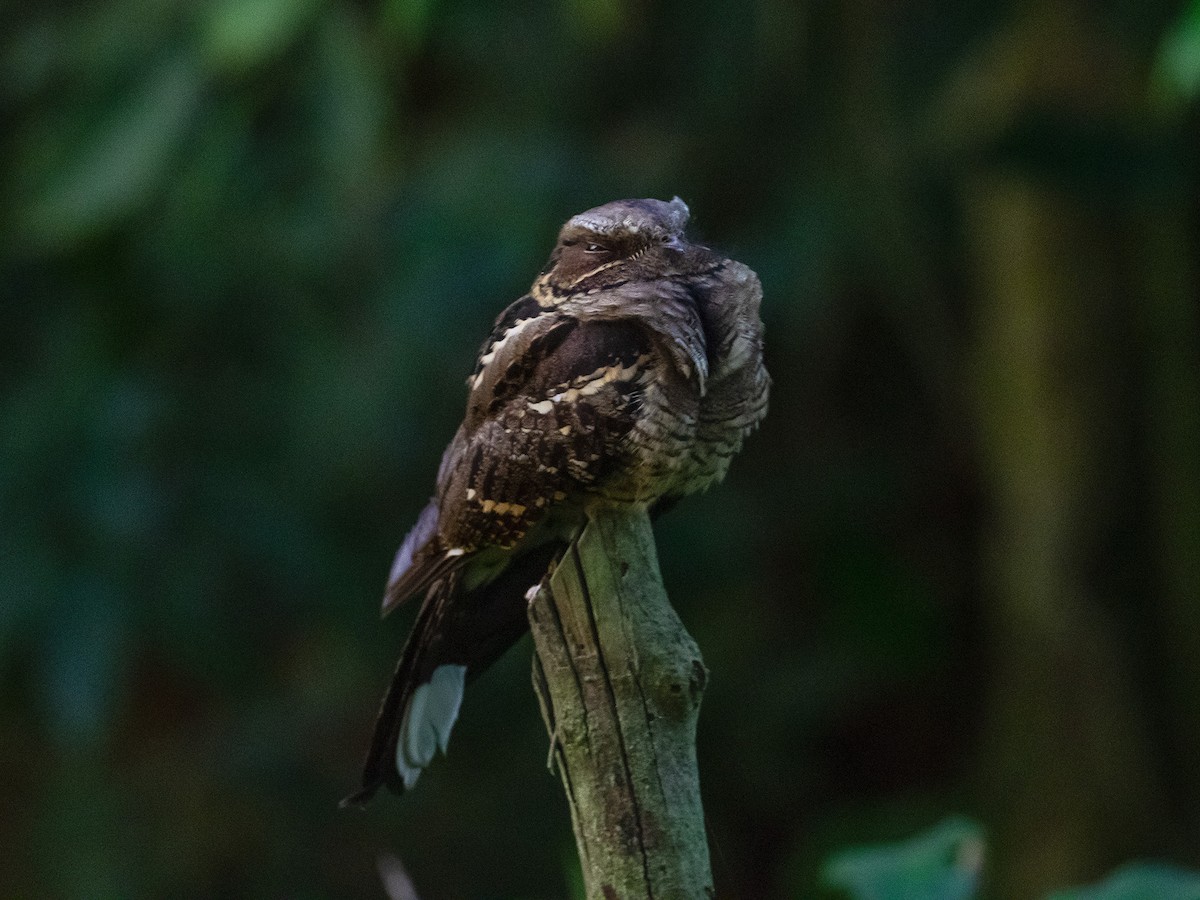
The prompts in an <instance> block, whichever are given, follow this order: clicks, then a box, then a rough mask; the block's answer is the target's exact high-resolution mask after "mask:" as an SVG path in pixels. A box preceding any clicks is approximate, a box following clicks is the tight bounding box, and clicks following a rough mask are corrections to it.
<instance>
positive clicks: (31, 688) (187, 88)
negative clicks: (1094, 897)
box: [0, 0, 1200, 900]
mask: <svg viewBox="0 0 1200 900" xmlns="http://www.w3.org/2000/svg"><path fill="white" fill-rule="evenodd" d="M4 22H5V25H4V27H3V30H2V33H0V123H3V124H2V127H0V216H2V218H0V234H2V235H3V238H2V241H0V303H2V306H0V313H2V317H0V566H2V569H0V810H3V813H2V814H0V896H4V897H51V898H53V897H62V898H110V897H111V898H128V897H241V896H246V897H289V898H333V897H372V896H376V897H382V896H383V889H382V888H381V886H380V878H379V875H378V873H377V871H376V866H377V860H378V859H379V858H380V857H381V855H384V856H387V855H391V856H394V857H396V858H398V859H399V860H401V861H402V863H403V865H404V866H405V867H406V868H407V870H408V872H409V873H410V875H411V877H412V879H413V882H414V883H415V885H416V888H417V890H418V891H419V892H420V894H421V896H422V897H424V898H426V900H442V898H450V900H453V898H527V900H534V898H547V900H549V898H561V897H567V896H571V892H572V891H574V890H575V887H573V885H574V884H575V881H576V877H577V876H576V874H575V871H576V863H575V862H574V849H573V842H572V838H571V833H570V826H569V821H568V817H567V810H566V805H565V803H564V801H563V800H562V798H561V797H560V796H559V788H558V784H557V782H556V780H555V779H554V778H553V777H552V776H551V775H550V774H549V773H548V772H547V771H546V768H545V759H546V736H545V733H544V730H543V727H542V725H541V722H540V719H539V717H538V713H537V710H536V704H535V702H534V698H533V694H532V692H531V689H530V684H529V656H530V647H529V643H528V641H526V642H524V643H522V644H521V645H519V646H518V647H517V648H516V649H515V650H514V651H513V652H512V653H511V654H510V655H509V656H508V657H506V658H505V659H504V660H503V661H502V662H501V664H499V665H498V666H497V667H496V669H495V670H494V671H493V672H492V673H491V674H490V675H489V676H488V677H486V678H485V679H483V680H482V681H480V682H479V683H477V685H476V686H475V687H474V688H473V689H472V691H471V692H470V694H469V696H468V700H467V703H466V705H465V707H464V711H463V719H462V721H461V722H460V725H459V727H458V729H457V731H456V734H455V736H454V742H453V745H452V747H451V753H450V755H449V757H448V758H446V759H443V760H440V761H439V762H438V763H437V764H436V765H435V766H434V767H433V768H432V769H431V770H430V771H429V772H427V773H426V775H425V776H424V777H423V778H422V781H421V784H420V787H419V789H418V790H416V791H415V792H414V793H413V794H412V795H411V796H409V797H406V798H404V800H403V801H396V800H394V799H393V798H390V797H387V798H381V799H379V800H378V801H377V802H376V803H375V804H374V805H372V806H371V807H370V809H369V810H368V811H367V812H365V813H361V812H355V811H348V812H346V811H339V810H338V809H337V801H338V799H339V798H340V797H342V796H343V795H344V794H346V793H347V792H348V791H349V790H351V789H352V788H353V786H354V785H355V781H356V778H357V775H358V771H357V770H358V765H359V762H360V760H361V757H362V753H363V751H364V749H365V743H366V740H367V737H368V734H369V729H370V726H371V721H372V718H373V715H374V712H375V710H376V704H377V701H378V698H379V695H380V693H381V691H382V689H383V687H384V685H385V683H386V681H387V678H388V675H389V673H390V668H391V665H392V662H393V660H394V657H395V655H396V653H397V651H398V648H399V646H400V644H401V642H402V640H403V636H404V633H405V631H406V628H407V624H408V620H409V619H411V615H412V611H411V610H406V611H405V612H403V613H401V614H400V615H399V616H397V617H396V618H395V619H394V620H389V621H387V622H386V623H385V624H383V625H380V623H379V622H378V621H377V607H378V601H379V597H380V592H381V588H382V584H383V581H384V579H385V576H386V573H387V570H388V567H389V564H390V562H391V556H392V553H393V551H394V550H395V547H396V545H397V544H398V542H399V540H400V538H401V537H402V536H403V533H404V531H405V530H406V529H407V527H408V525H409V524H410V522H411V520H412V519H413V517H414V516H415V514H416V513H417V511H418V510H419V508H420V507H421V505H422V503H423V502H424V500H425V498H426V497H427V496H428V494H429V493H430V491H431V488H432V481H433V475H434V471H435V468H436V465H437V461H438V459H439V455H440V453H441V450H442V447H443V446H444V444H445V443H446V441H447V440H448V439H449V437H450V436H451V434H452V433H453V430H454V428H455V425H456V424H457V421H458V419H459V417H460V415H461V413H462V409H463V402H464V395H465V390H464V387H463V378H464V376H465V374H466V373H467V372H469V370H470V368H471V365H472V362H473V359H474V354H475V352H476V350H477V348H478V345H479V343H480V341H481V340H482V338H483V336H484V335H485V334H486V332H487V329H488V327H489V325H490V323H491V320H492V319H493V317H494V316H495V315H496V314H497V313H498V312H499V311H500V309H501V308H502V307H503V306H504V305H506V304H507V303H508V302H509V301H510V300H512V299H515V298H516V297H518V296H519V295H520V294H521V293H522V292H523V291H524V290H525V289H526V288H527V286H528V284H529V282H530V281H531V280H532V277H533V275H534V274H535V272H536V271H537V269H538V268H539V267H540V265H541V264H542V263H543V261H544V259H545V257H546V255H547V253H548V252H549V249H550V247H551V244H552V242H553V239H554V235H555V233H556V229H557V228H558V226H559V225H560V224H561V222H562V221H563V220H565V219H566V218H567V217H569V216H570V215H572V214H574V213H576V212H579V211H580V210H583V209H585V208H588V207H590V206H593V205H596V204H598V203H602V202H605V201H607V200H610V199H614V198H619V197H630V196H633V197H638V196H654V197H661V198H670V197H671V196H672V195H674V194H679V195H681V196H682V197H684V198H685V199H686V200H687V201H688V203H689V204H690V205H691V207H692V210H693V233H694V234H695V235H697V236H698V237H699V238H700V239H702V240H704V241H705V242H707V243H710V244H712V245H714V246H717V247H720V248H722V249H725V250H726V251H727V252H728V253H729V254H730V255H733V256H735V257H736V258H738V259H741V260H743V261H745V262H746V263H748V264H749V265H751V266H752V267H754V268H755V269H756V270H757V271H758V272H759V273H760V274H761V277H762V281H763V283H764V285H765V290H766V301H765V304H764V307H763V314H764V318H765V320H766V323H767V333H768V338H769V346H768V362H769V366H770V369H771V371H772V373H773V375H774V378H775V390H774V397H773V401H774V402H773V409H772V412H771V415H770V417H769V419H768V420H767V423H766V425H765V427H764V428H763V429H762V431H761V432H760V433H759V434H758V435H757V436H756V437H754V438H753V439H752V440H751V441H750V442H749V443H748V445H747V448H746V450H745V452H744V454H743V456H742V457H741V458H740V459H739V460H737V462H736V464H735V465H734V467H733V470H732V472H731V474H730V476H729V479H728V481H727V483H726V484H725V485H723V486H722V487H721V488H720V489H718V490H715V491H713V492H712V493H711V494H709V495H706V496H704V497H701V498H696V499H693V500H690V501H688V502H685V503H683V504H681V506H680V507H679V508H678V509H676V510H675V511H674V512H672V513H671V514H670V515H669V516H667V517H666V518H665V519H664V520H662V521H661V523H660V525H659V528H658V533H659V540H660V555H661V557H662V565H663V570H664V574H665V578H666V581H667V585H668V588H669V590H670V592H671V594H672V596H673V599H674V601H675V603H676V605H677V606H678V608H679V610H680V612H681V614H682V616H683V618H684V620H685V621H686V622H687V624H688V626H689V628H690V629H691V630H692V631H693V633H694V635H695V636H696V638H697V639H698V641H699V643H700V645H701V647H702V648H703V651H704V654H705V656H706V660H707V663H708V665H709V667H710V669H711V670H712V679H711V686H710V688H709V690H708V693H707V696H706V699H705V705H704V710H703V714H702V717H701V727H700V736H699V755H700V762H701V771H702V780H703V786H704V793H705V802H706V809H707V816H708V824H709V828H710V833H711V837H712V843H713V847H714V850H713V858H714V866H715V870H716V877H717V884H718V888H719V891H720V894H721V895H722V896H726V897H741V898H795V897H810V896H821V894H820V893H819V888H818V887H817V877H818V872H819V868H820V864H821V860H822V859H824V858H825V857H827V856H828V854H829V853H830V852H831V851H833V850H834V849H836V848H840V847H843V846H846V845H849V844H854V843H857V842H864V841H877V840H886V839H892V838H898V837H901V836H905V835H909V834H912V833H914V832H916V831H918V830H919V829H922V828H924V827H926V826H928V825H929V824H931V823H933V822H935V821H937V820H938V819H940V818H942V817H943V816H944V815H946V814H949V813H951V812H958V813H965V814H968V815H971V816H973V817H974V818H976V819H977V820H978V821H980V822H982V823H983V824H984V825H985V826H986V828H987V829H988V833H989V838H990V849H989V852H990V855H991V861H990V863H989V875H988V884H987V889H988V895H989V896H991V897H996V898H1025V897H1034V896H1037V895H1039V893H1040V892H1041V891H1043V890H1045V889H1047V888H1052V887H1059V886H1062V885H1065V884H1069V883H1077V882H1082V881H1087V880H1091V879H1093V878H1096V877H1098V876H1099V875H1101V874H1102V873H1103V872H1105V871H1107V870H1109V869H1111V868H1112V867H1113V866H1115V865H1117V864H1119V863H1121V862H1122V861H1125V860H1128V859H1133V858H1139V857H1154V858H1158V859H1163V860H1171V861H1174V862H1177V863H1181V864H1184V865H1193V866H1194V865H1196V864H1197V863H1200V765H1198V764H1197V754H1198V753H1200V750H1198V748H1200V325H1198V323H1200V308H1198V303H1197V297H1198V285H1200V280H1198V278H1200V273H1198V271H1197V265H1196V264H1197V260H1198V256H1197V246H1198V240H1200V200H1198V194H1197V179H1198V176H1200V156H1198V153H1197V150H1198V147H1200V131H1198V127H1197V126H1198V125H1200V115H1198V113H1200V107H1198V104H1197V90H1198V89H1200V4H1197V3H1195V2H1192V3H1191V5H1190V6H1188V5H1186V4H1184V3H1180V2H1168V0H1109V2H1099V0H1092V2H1086V0H1078V2H1072V0H1027V2H1021V0H1009V2H999V3H996V2H981V0H825V2H815V0H808V2H796V0H756V2H747V3H728V2H722V0H686V2H685V0H662V2H653V3H638V2H633V0H561V2H548V0H542V2H535V0H530V2H523V3H513V4H502V3H488V2H483V0H204V2H190V0H188V2H184V0H89V2H43V3H26V4H16V3H9V4H5V11H4ZM388 858H390V857H388Z"/></svg>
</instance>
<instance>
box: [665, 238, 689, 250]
mask: <svg viewBox="0 0 1200 900" xmlns="http://www.w3.org/2000/svg"><path fill="white" fill-rule="evenodd" d="M663 246H664V247H666V248H667V249H668V250H674V251H676V252H677V253H682V252H683V251H684V250H686V249H687V244H686V243H685V242H684V241H683V239H682V238H680V237H679V235H675V234H673V235H671V236H670V237H669V238H667V239H666V240H665V241H663Z"/></svg>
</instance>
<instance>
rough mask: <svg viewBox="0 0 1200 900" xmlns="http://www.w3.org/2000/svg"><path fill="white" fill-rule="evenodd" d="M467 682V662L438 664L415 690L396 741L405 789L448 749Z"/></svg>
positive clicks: (399, 770)
mask: <svg viewBox="0 0 1200 900" xmlns="http://www.w3.org/2000/svg"><path fill="white" fill-rule="evenodd" d="M466 683H467V667H466V666H460V665H446V666H438V667H437V668H436V669H434V670H433V675H432V676H431V677H430V679H429V682H428V683H427V684H422V685H421V686H420V687H418V688H417V689H416V690H415V691H413V693H412V697H410V698H409V701H408V706H407V707H406V708H405V710H404V721H403V722H402V723H401V725H400V739H399V740H398V741H397V742H396V771H397V772H399V773H400V777H401V778H402V779H403V780H404V787H405V789H410V788H412V786H413V785H415V784H416V783H417V778H419V777H420V775H421V771H422V770H423V769H424V768H425V767H426V766H427V765H429V763H430V762H432V761H433V756H434V754H435V753H436V752H437V751H438V750H441V751H442V752H443V753H445V752H446V748H447V747H448V746H449V744H450V729H451V728H453V727H454V723H455V722H456V721H457V720H458V711H459V709H460V708H461V707H462V698H463V689H464V688H465V687H466Z"/></svg>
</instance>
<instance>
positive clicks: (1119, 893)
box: [1047, 863, 1200, 900]
mask: <svg viewBox="0 0 1200 900" xmlns="http://www.w3.org/2000/svg"><path fill="white" fill-rule="evenodd" d="M1047 900H1200V874H1198V873H1196V872H1189V871H1187V870H1185V869H1180V868H1178V867H1177V866H1170V865H1166V864H1164V863H1130V864H1129V865H1127V866H1122V867H1121V868H1119V869H1117V871H1115V872H1113V873H1112V875H1110V876H1109V877H1108V878H1106V879H1105V880H1104V881H1102V882H1100V883H1099V884H1094V885H1091V886H1090V887H1083V888H1072V889H1071V890H1068V891H1058V892H1057V893H1055V894H1051V895H1050V897H1049V898H1047Z"/></svg>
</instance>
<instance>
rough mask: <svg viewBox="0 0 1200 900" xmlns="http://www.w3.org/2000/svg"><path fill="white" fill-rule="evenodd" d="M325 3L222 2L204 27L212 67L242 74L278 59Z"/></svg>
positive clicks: (305, 0) (203, 40)
mask: <svg viewBox="0 0 1200 900" xmlns="http://www.w3.org/2000/svg"><path fill="white" fill-rule="evenodd" d="M321 5H322V0H221V2H218V3H217V4H216V5H214V6H213V7H212V12H211V14H210V15H209V17H208V20H207V21H206V22H205V24H204V29H203V32H202V37H201V47H202V48H203V51H204V55H205V58H206V59H207V60H208V63H209V65H211V66H212V67H213V68H214V69H216V70H218V71H222V72H227V73H231V74H235V75H236V74H241V73H243V72H246V71H248V70H250V69H253V68H254V67H256V66H258V65H261V64H263V63H265V62H267V61H268V60H271V59H274V58H275V57H277V56H278V55H279V54H281V53H282V52H283V51H284V50H286V49H287V48H288V46H290V45H291V43H292V42H293V41H294V40H296V38H297V37H299V35H300V34H301V32H302V31H303V30H304V28H305V27H306V26H307V25H308V24H309V22H311V21H312V19H313V17H314V16H315V14H316V12H317V10H318V9H320V7H321Z"/></svg>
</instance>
